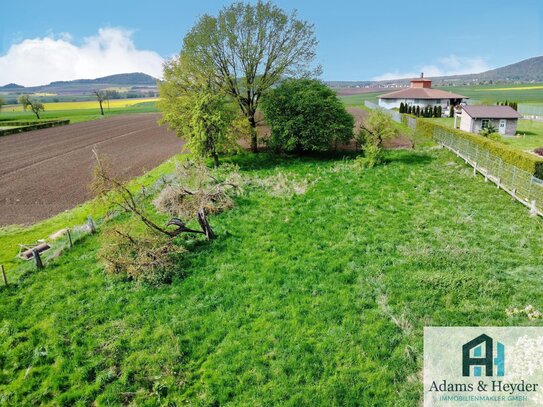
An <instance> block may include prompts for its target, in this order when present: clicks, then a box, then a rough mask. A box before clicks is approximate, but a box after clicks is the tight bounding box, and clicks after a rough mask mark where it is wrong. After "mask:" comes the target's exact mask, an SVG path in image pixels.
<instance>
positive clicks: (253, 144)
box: [249, 112, 258, 153]
mask: <svg viewBox="0 0 543 407" xmlns="http://www.w3.org/2000/svg"><path fill="white" fill-rule="evenodd" d="M249 124H250V125H251V151H252V152H253V153H258V138H257V137H258V136H257V134H256V120H255V114H254V112H252V113H250V114H249Z"/></svg>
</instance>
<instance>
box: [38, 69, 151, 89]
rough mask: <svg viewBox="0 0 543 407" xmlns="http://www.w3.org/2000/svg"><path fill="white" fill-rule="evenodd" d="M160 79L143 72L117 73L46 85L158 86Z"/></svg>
mask: <svg viewBox="0 0 543 407" xmlns="http://www.w3.org/2000/svg"><path fill="white" fill-rule="evenodd" d="M157 81H158V79H156V78H153V77H152V76H151V75H147V74H145V73H142V72H133V73H121V74H117V75H109V76H103V77H101V78H96V79H75V80H73V81H56V82H51V83H50V84H49V85H46V86H63V85H70V86H71V85H78V84H85V85H87V84H102V85H130V86H134V85H148V86H156V83H157Z"/></svg>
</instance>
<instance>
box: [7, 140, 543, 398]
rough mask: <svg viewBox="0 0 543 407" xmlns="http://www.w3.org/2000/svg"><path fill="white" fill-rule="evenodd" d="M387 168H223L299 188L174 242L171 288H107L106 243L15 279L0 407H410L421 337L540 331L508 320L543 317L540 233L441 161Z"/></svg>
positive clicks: (314, 162)
mask: <svg viewBox="0 0 543 407" xmlns="http://www.w3.org/2000/svg"><path fill="white" fill-rule="evenodd" d="M386 160H387V161H386V163H385V164H384V165H380V166H378V167H375V168H373V169H365V170H364V169H360V168H359V167H358V166H356V165H355V162H354V161H353V160H352V159H351V158H350V157H346V158H343V157H342V156H330V155H329V156H317V157H311V156H307V157H302V158H296V157H288V156H286V157H277V156H270V155H267V154H263V153H262V154H259V155H241V156H238V157H233V158H231V161H233V162H234V163H237V164H238V165H239V166H240V172H241V174H242V175H243V176H245V177H248V178H251V179H264V178H266V177H270V176H274V175H278V174H283V175H284V176H286V177H285V179H287V180H288V182H289V183H294V184H300V185H305V187H304V188H302V189H299V192H298V193H284V194H277V193H271V192H269V191H267V190H266V189H252V190H247V191H245V192H244V193H243V194H242V195H241V196H239V197H238V198H236V205H235V207H234V208H233V209H231V210H230V211H227V212H224V213H222V214H220V215H217V216H213V217H211V218H210V222H211V224H212V225H213V227H214V228H215V230H216V232H217V234H218V238H217V239H216V240H214V241H211V242H205V241H202V240H200V239H188V240H186V239H185V238H177V242H178V244H182V245H187V247H190V251H189V252H187V254H186V255H185V257H184V258H183V260H182V261H180V262H179V263H178V264H177V268H178V269H177V270H178V272H179V274H180V276H179V278H176V279H175V280H174V282H173V283H172V284H169V285H164V286H160V287H149V286H145V285H135V284H133V283H130V282H123V281H120V280H115V279H112V278H111V277H108V276H107V275H105V274H104V272H103V269H102V265H101V263H100V261H97V260H98V259H97V249H98V247H99V246H100V245H101V244H102V243H103V236H102V235H101V234H100V233H98V234H97V235H92V236H88V237H87V238H85V239H83V240H82V241H80V242H79V243H78V244H77V245H76V246H75V247H74V249H73V250H72V251H69V252H65V253H63V254H62V255H61V256H60V257H58V259H56V260H54V261H53V263H52V264H50V265H49V266H48V268H47V269H46V270H44V271H40V272H36V271H33V270H32V268H31V266H30V265H28V264H27V265H26V266H24V267H22V268H21V269H19V270H13V269H12V268H11V267H10V269H9V270H8V272H9V273H10V276H13V273H16V274H18V278H17V279H15V278H14V281H17V283H16V284H12V285H11V286H9V287H8V288H2V289H1V290H0V321H1V322H0V355H1V356H0V366H1V370H0V404H1V405H13V406H22V405H34V404H46V405H122V404H129V403H132V404H133V405H146V406H155V405H156V406H158V405H183V404H195V405H292V406H302V405H307V406H314V405H322V406H330V405H403V406H413V405H419V404H420V401H421V395H422V383H421V369H422V363H423V356H422V343H423V327H424V326H432V325H437V326H441V325H446V326H455V325H457V326H465V325H479V326H489V325H496V326H502V325H519V326H529V325H541V324H542V323H543V320H541V319H534V320H529V319H527V317H523V316H521V315H516V316H508V314H507V313H506V310H507V309H508V308H510V307H519V308H521V307H522V308H524V307H525V306H526V305H528V304H529V305H533V306H534V307H536V308H537V309H540V310H541V309H542V308H543V298H542V297H541V295H540V292H539V284H538V282H539V281H540V280H541V278H542V277H543V275H542V268H541V265H540V259H541V256H542V255H543V237H542V236H543V233H542V232H543V221H542V220H541V219H539V218H531V217H530V216H529V215H528V212H527V210H526V209H525V208H524V207H523V206H522V205H520V204H517V203H514V202H512V201H511V198H510V197H509V196H508V195H507V194H505V193H504V192H503V191H500V190H498V189H496V188H495V187H494V186H492V185H490V184H489V183H485V182H484V181H483V179H482V178H481V177H473V176H471V173H472V170H471V169H470V168H468V167H467V166H466V165H465V164H464V163H463V162H462V161H461V160H459V159H457V158H455V157H454V156H453V155H452V154H450V153H449V152H447V151H445V150H424V151H392V152H387V153H386ZM167 165H170V166H171V164H167ZM167 168H168V167H165V168H162V169H160V170H158V171H155V172H153V173H154V174H155V175H156V174H159V173H160V172H161V171H162V170H165V169H167ZM170 168H171V167H170ZM148 176H149V177H151V175H148ZM148 181H149V180H148ZM134 182H135V183H136V185H137V183H138V182H140V181H138V180H136V181H134ZM148 199H149V200H151V199H152V197H150V198H148ZM85 210H89V208H88V207H87V208H84V207H83V208H78V209H76V210H75V211H74V213H73V215H74V216H75V218H74V219H73V221H75V222H78V221H80V220H81V219H83V214H84V212H85ZM156 216H157V218H158V219H162V220H164V221H165V220H166V219H167V217H166V216H165V215H158V214H157V215H156ZM80 218H81V219H80ZM69 219H71V218H70V215H69V214H62V215H59V217H57V218H56V220H52V221H47V222H44V223H42V224H41V225H38V226H36V227H35V228H34V229H31V230H32V231H31V232H28V233H29V235H27V236H23V235H20V237H25V238H32V239H34V238H37V237H38V236H39V231H40V230H41V231H42V233H43V234H42V236H44V235H45V233H46V232H47V233H48V232H49V231H53V230H54V229H55V228H56V227H59V226H61V227H63V226H66V222H67V221H68V220H69ZM116 221H117V222H122V221H123V218H122V217H121V218H120V219H118V220H116ZM15 233H24V231H20V230H19V231H18V230H16V229H5V230H3V231H2V232H0V239H2V245H0V246H1V247H2V251H3V252H4V253H7V252H8V251H9V252H10V253H11V254H14V251H16V249H15V248H13V244H14V243H15V242H16V240H17V239H14V238H8V236H12V237H13V236H14V235H13V234H15ZM6 239H7V240H6ZM8 248H9V250H7V249H8ZM181 272H182V273H183V274H184V276H185V277H184V278H182V277H181ZM173 403H176V404H173Z"/></svg>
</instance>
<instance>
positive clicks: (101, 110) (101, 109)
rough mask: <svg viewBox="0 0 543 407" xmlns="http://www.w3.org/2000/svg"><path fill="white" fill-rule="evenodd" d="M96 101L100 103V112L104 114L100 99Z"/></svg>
mask: <svg viewBox="0 0 543 407" xmlns="http://www.w3.org/2000/svg"><path fill="white" fill-rule="evenodd" d="M98 103H100V114H101V115H102V116H103V115H104V108H103V107H102V101H101V100H100V101H99V102H98Z"/></svg>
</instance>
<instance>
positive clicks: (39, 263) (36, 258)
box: [32, 249, 43, 270]
mask: <svg viewBox="0 0 543 407" xmlns="http://www.w3.org/2000/svg"><path fill="white" fill-rule="evenodd" d="M32 256H33V257H34V263H36V268H37V269H38V270H41V269H43V262H42V261H41V257H40V252H38V251H37V250H36V249H32Z"/></svg>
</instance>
